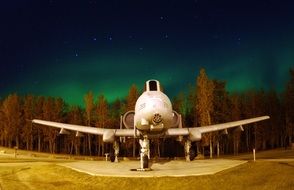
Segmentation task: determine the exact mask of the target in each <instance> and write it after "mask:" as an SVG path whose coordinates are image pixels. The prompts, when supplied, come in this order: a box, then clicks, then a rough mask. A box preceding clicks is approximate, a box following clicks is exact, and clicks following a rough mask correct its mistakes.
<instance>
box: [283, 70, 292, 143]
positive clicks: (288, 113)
mask: <svg viewBox="0 0 294 190" xmlns="http://www.w3.org/2000/svg"><path fill="white" fill-rule="evenodd" d="M293 106H294V70H293V69H290V80H289V81H288V83H287V86H286V92H285V124H286V136H285V139H288V142H287V144H288V145H291V143H292V138H293V136H294V109H293Z"/></svg>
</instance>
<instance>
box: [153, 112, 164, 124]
mask: <svg viewBox="0 0 294 190" xmlns="http://www.w3.org/2000/svg"><path fill="white" fill-rule="evenodd" d="M152 121H153V123H154V124H159V123H160V122H162V117H161V115H160V114H159V113H156V114H154V116H153V119H152Z"/></svg>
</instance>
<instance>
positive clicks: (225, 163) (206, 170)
mask: <svg viewBox="0 0 294 190" xmlns="http://www.w3.org/2000/svg"><path fill="white" fill-rule="evenodd" d="M246 162H247V161H240V160H228V159H212V160H195V161H192V162H186V161H179V160H177V161H175V160H173V161H167V162H162V161H161V162H157V163H153V164H152V166H151V169H152V170H151V171H145V172H142V171H131V169H136V168H139V166H140V161H120V162H119V163H111V162H106V161H77V162H69V163H61V164H58V165H60V166H64V167H67V168H71V169H73V170H76V171H79V172H83V173H87V174H89V175H93V176H112V177H164V176H170V177H184V176H200V175H212V174H215V173H217V172H220V171H223V170H226V169H229V168H232V167H235V166H238V165H240V164H244V163H246Z"/></svg>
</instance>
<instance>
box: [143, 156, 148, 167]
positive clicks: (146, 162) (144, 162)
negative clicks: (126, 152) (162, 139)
mask: <svg viewBox="0 0 294 190" xmlns="http://www.w3.org/2000/svg"><path fill="white" fill-rule="evenodd" d="M143 168H144V169H145V168H148V156H147V155H144V156H143Z"/></svg>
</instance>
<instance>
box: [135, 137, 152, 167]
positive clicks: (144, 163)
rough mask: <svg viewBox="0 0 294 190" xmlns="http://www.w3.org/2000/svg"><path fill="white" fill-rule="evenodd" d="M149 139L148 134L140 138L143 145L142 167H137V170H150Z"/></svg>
mask: <svg viewBox="0 0 294 190" xmlns="http://www.w3.org/2000/svg"><path fill="white" fill-rule="evenodd" d="M149 143H150V142H149V139H148V138H147V136H145V137H144V138H143V140H140V145H141V153H140V162H141V164H140V165H141V167H140V168H138V169H137V171H150V170H151V168H150V167H149V159H150V147H149Z"/></svg>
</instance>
